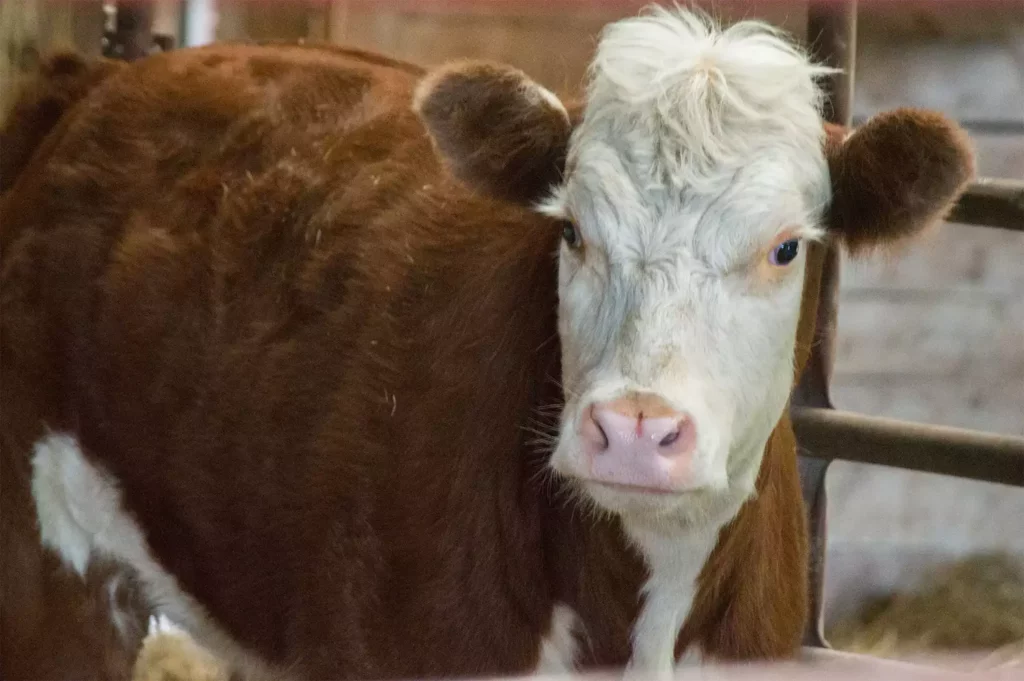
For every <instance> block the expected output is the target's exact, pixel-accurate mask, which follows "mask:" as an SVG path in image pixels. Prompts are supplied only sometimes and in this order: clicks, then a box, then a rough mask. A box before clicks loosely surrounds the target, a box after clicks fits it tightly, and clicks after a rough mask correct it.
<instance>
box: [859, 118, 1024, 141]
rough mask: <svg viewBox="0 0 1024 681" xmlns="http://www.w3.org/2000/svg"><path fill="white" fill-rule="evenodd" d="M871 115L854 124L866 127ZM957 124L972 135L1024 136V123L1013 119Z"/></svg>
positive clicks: (963, 119) (959, 120) (970, 121)
mask: <svg viewBox="0 0 1024 681" xmlns="http://www.w3.org/2000/svg"><path fill="white" fill-rule="evenodd" d="M870 119H871V115H864V114H858V115H855V116H854V117H853V124H854V125H856V126H859V125H864V124H865V123H867V122H868V121H869V120H870ZM957 124H958V125H959V126H960V127H961V128H963V129H964V130H966V131H967V132H968V133H971V134H972V135H1000V136H1001V135H1024V121H1018V120H1013V119H982V118H960V119H958V120H957Z"/></svg>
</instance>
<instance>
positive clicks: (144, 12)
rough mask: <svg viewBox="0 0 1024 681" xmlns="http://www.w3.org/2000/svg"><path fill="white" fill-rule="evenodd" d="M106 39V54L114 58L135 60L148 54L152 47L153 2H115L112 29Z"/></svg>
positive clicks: (136, 0)
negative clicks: (107, 42)
mask: <svg viewBox="0 0 1024 681" xmlns="http://www.w3.org/2000/svg"><path fill="white" fill-rule="evenodd" d="M108 41H109V45H108V49H107V55H108V56H110V57H114V58H115V59H123V60H125V61H135V60H136V59H141V58H143V57H145V56H146V55H148V54H149V52H150V49H151V48H152V47H153V3H152V2H151V1H149V0H130V1H128V2H118V3H116V9H115V14H114V30H113V33H112V34H111V35H110V36H109V37H108Z"/></svg>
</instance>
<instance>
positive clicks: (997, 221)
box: [947, 178, 1024, 232]
mask: <svg viewBox="0 0 1024 681" xmlns="http://www.w3.org/2000/svg"><path fill="white" fill-rule="evenodd" d="M947 220H949V221H950V222H959V223H962V224H966V225H981V226H985V227H1000V228H1002V229H1012V230H1015V231H1019V232H1024V181H1020V180H1008V179H1001V178H999V179H996V178H982V179H980V180H978V181H977V182H974V183H972V184H971V186H970V187H968V188H967V191H966V192H964V194H963V195H962V196H961V197H960V200H959V201H958V202H957V203H956V206H954V207H953V210H952V211H951V212H950V214H949V217H948V218H947Z"/></svg>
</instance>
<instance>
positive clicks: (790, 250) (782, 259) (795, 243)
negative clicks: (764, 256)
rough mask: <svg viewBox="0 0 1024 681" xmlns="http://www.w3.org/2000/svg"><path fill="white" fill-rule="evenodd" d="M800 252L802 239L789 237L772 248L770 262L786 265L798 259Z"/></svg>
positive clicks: (769, 255) (769, 256)
mask: <svg viewBox="0 0 1024 681" xmlns="http://www.w3.org/2000/svg"><path fill="white" fill-rule="evenodd" d="M799 252H800V240H799V239H789V240H787V241H783V242H782V243H781V244H779V245H778V246H776V247H775V248H773V249H772V251H771V253H769V254H768V262H770V263H771V264H773V265H779V266H785V265H788V264H789V263H791V262H793V261H794V260H795V259H796V256H797V254H798V253H799Z"/></svg>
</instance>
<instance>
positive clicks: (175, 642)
mask: <svg viewBox="0 0 1024 681" xmlns="http://www.w3.org/2000/svg"><path fill="white" fill-rule="evenodd" d="M154 624H155V625H156V626H155V627H153V628H151V630H150V634H149V636H147V637H146V640H145V642H144V643H143V645H142V650H141V651H140V652H139V657H138V658H137V659H136V660H135V669H134V670H133V673H132V681H232V676H231V673H230V671H229V670H228V669H227V667H225V666H224V665H223V664H222V663H221V662H220V661H219V660H218V659H217V658H215V657H214V656H213V655H211V654H210V653H209V652H207V651H206V649H204V648H202V647H200V646H199V645H198V644H197V643H196V642H195V641H193V640H192V638H191V637H190V636H189V635H188V634H186V633H185V632H184V631H181V630H180V629H178V628H177V627H174V626H173V625H170V624H169V623H167V622H166V621H162V622H159V623H154Z"/></svg>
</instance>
